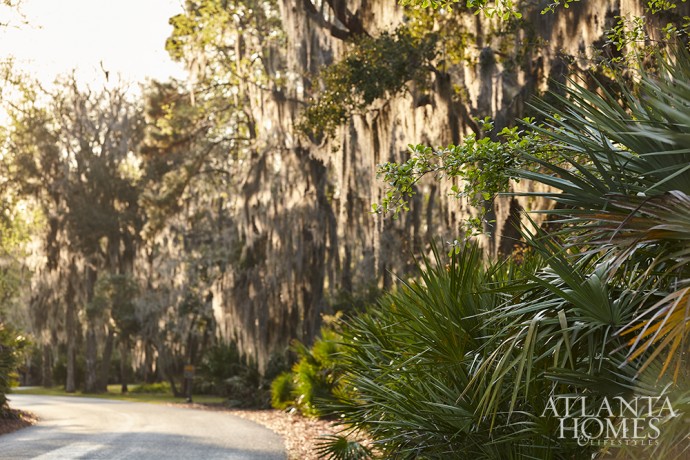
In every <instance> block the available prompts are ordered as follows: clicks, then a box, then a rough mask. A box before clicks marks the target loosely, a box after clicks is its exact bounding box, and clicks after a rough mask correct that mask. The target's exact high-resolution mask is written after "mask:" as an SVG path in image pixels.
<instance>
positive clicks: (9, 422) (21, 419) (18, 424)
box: [0, 409, 38, 435]
mask: <svg viewBox="0 0 690 460" xmlns="http://www.w3.org/2000/svg"><path fill="white" fill-rule="evenodd" d="M37 421H38V419H37V418H36V416H35V415H34V414H32V413H31V412H26V411H21V410H17V409H6V410H0V435H3V434H7V433H12V432H13V431H17V430H18V429H20V428H26V427H27V426H31V425H35V424H36V422H37Z"/></svg>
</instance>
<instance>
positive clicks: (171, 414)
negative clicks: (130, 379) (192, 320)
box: [0, 395, 286, 460]
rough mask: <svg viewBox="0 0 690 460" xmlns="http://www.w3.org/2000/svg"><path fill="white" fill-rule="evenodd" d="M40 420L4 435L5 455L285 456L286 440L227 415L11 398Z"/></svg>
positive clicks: (243, 459)
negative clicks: (284, 446) (36, 423)
mask: <svg viewBox="0 0 690 460" xmlns="http://www.w3.org/2000/svg"><path fill="white" fill-rule="evenodd" d="M10 404H11V406H12V407H14V408H17V409H24V410H28V411H31V412H33V413H34V414H36V415H38V417H39V418H40V421H39V423H38V425H36V426H32V427H29V428H25V429H22V430H19V431H16V432H14V433H11V434H7V435H3V436H0V459H3V460H4V459H8V460H9V459H34V460H65V459H74V458H81V459H127V460H130V459H166V460H167V459H200V460H206V459H213V460H215V459H227V460H285V458H286V455H285V453H284V448H283V441H282V440H281V438H280V437H279V436H278V435H276V434H275V433H273V432H272V431H270V430H268V429H266V428H263V427H262V426H260V425H257V424H256V423H253V422H250V421H248V420H244V419H241V418H238V417H233V416H231V415H229V414H226V413H222V412H210V411H201V410H194V409H182V408H175V407H167V406H163V405H157V404H144V403H130V402H122V401H112V400H106V399H92V398H70V397H58V396H29V395H10Z"/></svg>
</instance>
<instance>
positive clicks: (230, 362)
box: [199, 340, 247, 394]
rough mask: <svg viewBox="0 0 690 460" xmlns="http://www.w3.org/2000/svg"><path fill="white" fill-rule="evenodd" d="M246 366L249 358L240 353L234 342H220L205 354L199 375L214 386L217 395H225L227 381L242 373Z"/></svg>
mask: <svg viewBox="0 0 690 460" xmlns="http://www.w3.org/2000/svg"><path fill="white" fill-rule="evenodd" d="M246 366H247V358H246V357H245V356H243V355H242V354H241V353H240V351H239V349H238V348H237V343H236V342H235V341H234V340H231V341H220V342H219V343H218V344H216V345H213V346H212V347H210V348H209V349H208V350H207V351H206V353H205V354H204V357H203V359H202V361H201V364H200V365H199V374H200V375H201V376H203V378H204V379H205V380H207V381H210V382H211V383H212V384H213V385H214V388H215V393H216V394H223V393H224V383H225V381H226V380H227V379H229V378H231V377H234V376H236V375H239V374H240V373H242V372H243V371H244V370H245V368H246Z"/></svg>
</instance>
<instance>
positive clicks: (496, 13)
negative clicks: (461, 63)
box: [400, 0, 576, 21]
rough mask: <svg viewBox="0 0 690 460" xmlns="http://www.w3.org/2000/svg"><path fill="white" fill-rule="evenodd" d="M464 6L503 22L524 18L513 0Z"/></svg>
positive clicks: (408, 1) (440, 0)
mask: <svg viewBox="0 0 690 460" xmlns="http://www.w3.org/2000/svg"><path fill="white" fill-rule="evenodd" d="M570 1H573V0H570ZM575 1H576V0H575ZM459 3H460V4H462V3H463V2H461V1H460V0H400V4H401V5H406V6H416V7H420V8H429V7H431V8H434V9H438V8H449V7H452V6H453V5H456V4H459ZM568 3H569V2H568ZM464 6H465V7H466V8H467V9H468V10H470V11H472V12H474V13H475V14H480V13H481V14H483V15H484V16H485V17H487V18H493V17H497V18H499V19H501V20H503V21H508V20H510V19H512V18H516V19H520V18H522V13H521V12H520V11H519V9H518V7H517V4H516V3H515V2H513V1H512V0H495V1H490V0H466V2H464Z"/></svg>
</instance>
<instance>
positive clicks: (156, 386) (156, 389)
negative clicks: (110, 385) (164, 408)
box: [129, 382, 172, 394]
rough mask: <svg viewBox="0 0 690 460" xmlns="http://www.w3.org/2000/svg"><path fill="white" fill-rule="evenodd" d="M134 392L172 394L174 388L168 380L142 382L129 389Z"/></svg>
mask: <svg viewBox="0 0 690 460" xmlns="http://www.w3.org/2000/svg"><path fill="white" fill-rule="evenodd" d="M129 392H130V393H134V394H172V388H171V387H170V384H169V383H168V382H158V383H142V384H141V385H136V386H134V387H133V388H132V389H130V390H129Z"/></svg>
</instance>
